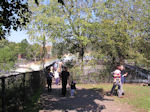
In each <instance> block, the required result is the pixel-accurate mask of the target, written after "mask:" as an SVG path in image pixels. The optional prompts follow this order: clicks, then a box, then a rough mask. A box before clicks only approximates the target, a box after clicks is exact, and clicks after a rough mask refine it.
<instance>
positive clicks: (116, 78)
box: [110, 65, 123, 98]
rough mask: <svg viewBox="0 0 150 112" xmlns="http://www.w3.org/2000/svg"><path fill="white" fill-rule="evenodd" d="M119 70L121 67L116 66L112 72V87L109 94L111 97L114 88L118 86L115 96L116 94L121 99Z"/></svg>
mask: <svg viewBox="0 0 150 112" xmlns="http://www.w3.org/2000/svg"><path fill="white" fill-rule="evenodd" d="M121 70H122V67H121V65H117V69H116V70H115V71H114V72H113V79H114V80H113V86H112V89H111V91H110V94H111V95H112V94H113V93H114V90H115V88H116V86H118V91H117V94H118V97H120V98H121V97H122V93H123V91H122V84H121Z"/></svg>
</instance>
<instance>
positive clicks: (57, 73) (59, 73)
mask: <svg viewBox="0 0 150 112" xmlns="http://www.w3.org/2000/svg"><path fill="white" fill-rule="evenodd" d="M53 77H54V79H55V84H56V85H60V83H62V96H66V91H67V89H66V87H67V82H68V79H69V77H70V73H69V72H68V68H67V67H65V66H63V63H62V62H59V63H55V64H54V65H53V66H51V67H50V70H49V72H48V73H47V85H48V92H50V91H51V90H52V79H53ZM60 79H61V80H60ZM75 85H76V83H75V82H74V81H73V80H72V81H71V83H70V88H71V91H70V92H71V96H74V93H75V90H76V87H75Z"/></svg>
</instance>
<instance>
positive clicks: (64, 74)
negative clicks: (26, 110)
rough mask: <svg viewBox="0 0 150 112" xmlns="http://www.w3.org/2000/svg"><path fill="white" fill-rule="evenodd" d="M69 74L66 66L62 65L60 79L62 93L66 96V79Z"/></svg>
mask: <svg viewBox="0 0 150 112" xmlns="http://www.w3.org/2000/svg"><path fill="white" fill-rule="evenodd" d="M69 76H70V73H69V72H68V70H67V67H64V70H63V71H62V73H61V79H62V95H63V96H66V86H67V80H68V78H69Z"/></svg>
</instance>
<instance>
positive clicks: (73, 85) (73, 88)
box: [70, 81, 76, 96]
mask: <svg viewBox="0 0 150 112" xmlns="http://www.w3.org/2000/svg"><path fill="white" fill-rule="evenodd" d="M70 86H71V96H74V94H75V91H76V83H75V82H74V81H72V82H71V85H70Z"/></svg>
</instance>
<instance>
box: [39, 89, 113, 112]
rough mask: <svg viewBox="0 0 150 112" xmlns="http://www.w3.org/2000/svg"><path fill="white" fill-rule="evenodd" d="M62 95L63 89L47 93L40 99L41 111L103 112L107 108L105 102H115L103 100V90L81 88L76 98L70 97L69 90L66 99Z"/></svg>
mask: <svg viewBox="0 0 150 112" xmlns="http://www.w3.org/2000/svg"><path fill="white" fill-rule="evenodd" d="M60 94H61V88H54V89H53V90H52V92H50V93H48V92H47V91H45V92H44V93H43V94H42V95H41V98H40V103H39V104H40V105H41V110H49V111H54V110H55V111H56V110H57V111H64V112H70V111H76V112H83V111H84V112H85V111H88V112H89V111H91V112H101V110H103V109H105V108H106V107H105V105H103V104H102V103H101V102H102V101H103V100H106V101H113V100H112V99H103V89H83V88H80V89H78V90H77V94H76V96H74V97H70V95H69V90H68V93H67V96H66V97H61V95H60ZM45 112H47V111H45Z"/></svg>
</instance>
